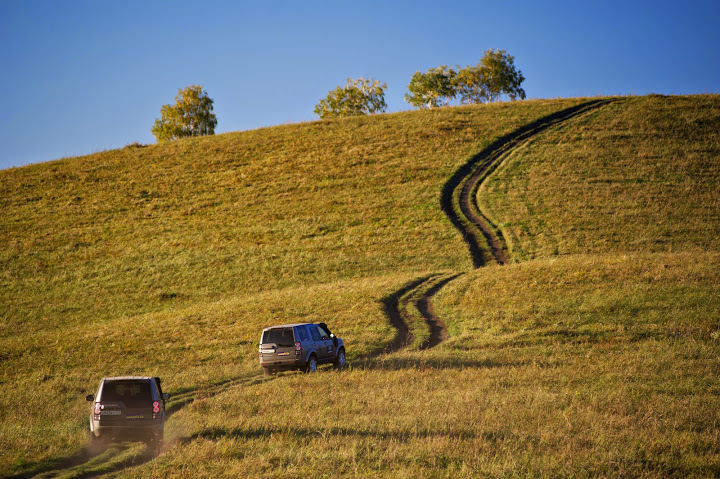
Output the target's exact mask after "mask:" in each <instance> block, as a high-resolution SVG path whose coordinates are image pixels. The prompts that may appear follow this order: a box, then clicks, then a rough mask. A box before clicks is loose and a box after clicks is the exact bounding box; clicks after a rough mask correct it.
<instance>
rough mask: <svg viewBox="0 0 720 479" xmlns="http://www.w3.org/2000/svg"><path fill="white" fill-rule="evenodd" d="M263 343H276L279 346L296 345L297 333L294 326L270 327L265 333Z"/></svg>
mask: <svg viewBox="0 0 720 479" xmlns="http://www.w3.org/2000/svg"><path fill="white" fill-rule="evenodd" d="M262 343H263V344H268V343H275V344H277V345H278V346H294V345H295V334H294V333H293V329H292V328H278V329H268V330H267V331H265V332H264V333H263V337H262Z"/></svg>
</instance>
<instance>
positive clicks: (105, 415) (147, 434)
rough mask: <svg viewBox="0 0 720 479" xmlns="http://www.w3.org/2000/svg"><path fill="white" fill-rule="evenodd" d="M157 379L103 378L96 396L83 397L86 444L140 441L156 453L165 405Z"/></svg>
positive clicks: (163, 420) (164, 396) (134, 377)
mask: <svg viewBox="0 0 720 479" xmlns="http://www.w3.org/2000/svg"><path fill="white" fill-rule="evenodd" d="M168 398H169V396H168V395H167V394H163V392H162V387H161V385H160V378H158V377H139V376H123V377H113V378H104V379H103V380H102V381H100V386H99V387H98V390H97V394H90V395H88V396H87V397H86V399H87V400H88V401H91V402H92V403H93V405H92V408H91V410H90V441H91V442H92V443H93V444H97V443H99V442H101V441H103V440H106V439H107V440H112V439H116V438H123V439H140V440H144V441H146V442H147V443H148V444H149V445H150V447H151V448H152V449H153V450H154V451H156V452H159V451H160V449H161V448H162V441H163V433H164V428H165V401H166V400H167V399H168Z"/></svg>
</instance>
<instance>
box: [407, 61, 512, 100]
mask: <svg viewBox="0 0 720 479" xmlns="http://www.w3.org/2000/svg"><path fill="white" fill-rule="evenodd" d="M523 81H525V77H524V76H523V74H522V72H520V70H518V69H517V68H515V57H513V56H512V55H508V53H507V52H506V51H505V50H497V49H492V48H491V49H490V50H486V51H485V53H484V55H483V57H482V58H481V59H480V62H479V63H478V64H477V65H474V66H472V65H471V66H467V67H465V68H460V67H459V66H458V67H457V69H453V68H450V67H447V66H445V65H442V66H439V67H437V68H431V69H429V70H428V71H426V72H425V73H420V72H415V74H414V75H413V76H412V79H411V80H410V84H409V85H408V90H409V91H410V93H409V94H407V93H406V94H405V101H406V102H408V103H410V104H411V105H413V106H416V107H418V108H435V107H439V106H445V105H447V104H448V103H449V102H450V101H451V100H453V99H454V98H455V97H456V96H459V97H460V102H461V103H488V102H495V101H498V100H500V98H502V96H503V95H507V96H509V97H510V99H511V100H515V99H516V98H521V99H524V98H525V90H523V89H522V88H520V84H522V82H523Z"/></svg>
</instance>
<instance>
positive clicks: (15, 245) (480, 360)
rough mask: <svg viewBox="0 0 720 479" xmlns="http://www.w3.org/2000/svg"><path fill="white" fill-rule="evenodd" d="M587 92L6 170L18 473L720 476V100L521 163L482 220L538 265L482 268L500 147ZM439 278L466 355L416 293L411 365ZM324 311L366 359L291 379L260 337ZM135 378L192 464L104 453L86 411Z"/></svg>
mask: <svg viewBox="0 0 720 479" xmlns="http://www.w3.org/2000/svg"><path fill="white" fill-rule="evenodd" d="M582 101H583V100H582V99H573V100H547V101H528V102H516V103H511V104H499V105H489V106H481V107H461V108H448V109H440V110H433V111H425V112H407V113H400V114H392V115H380V116H373V117H368V118H355V119H348V120H339V121H325V122H315V123H309V124H302V125H288V126H282V127H276V128H269V129H263V130H257V131H251V132H241V133H232V134H225V135H219V136H217V137H207V138H201V139H194V140H184V141H178V142H175V143H172V144H169V145H153V146H147V147H127V148H124V149H121V150H114V151H109V152H104V153H99V154H96V155H92V156H89V157H82V158H70V159H66V160H62V161H60V162H52V163H48V164H43V165H35V166H31V167H26V168H22V169H14V170H5V171H0V191H1V192H2V195H1V196H0V201H1V202H2V203H1V204H2V210H3V213H4V214H3V216H2V218H0V238H1V239H2V240H3V243H4V244H5V245H6V247H5V248H4V249H3V250H2V253H1V256H0V264H2V269H1V270H0V275H1V276H0V281H1V283H2V288H1V289H0V315H1V316H0V322H1V326H2V327H1V328H0V354H1V356H0V417H2V424H1V425H0V450H3V451H7V452H5V453H3V455H2V458H1V459H0V474H2V475H5V476H13V475H21V476H30V475H33V474H36V473H43V472H45V473H46V474H50V475H59V476H61V477H62V476H65V477H86V476H88V475H95V474H100V473H105V472H108V473H113V474H115V475H118V476H121V477H138V476H139V477H145V476H157V477H173V476H175V477H187V476H189V475H196V476H197V475H199V476H223V475H224V476H227V477H237V476H238V475H247V476H259V477H264V476H277V475H285V476H290V477H296V476H300V475H308V474H309V475H314V476H323V475H325V476H339V475H342V476H353V475H355V476H360V477H364V476H380V477H391V476H392V477H434V476H448V477H449V476H452V477H456V476H461V477H462V476H468V477H469V476H474V475H478V474H480V475H492V476H528V475H531V476H553V477H558V476H567V477H577V476H578V475H580V476H582V475H605V476H618V475H625V476H648V477H661V476H668V475H677V476H683V477H684V476H688V475H697V476H713V475H717V474H720V455H719V454H718V452H717V451H718V450H720V433H718V423H720V413H718V411H719V410H720V408H718V406H720V404H718V403H719V402H720V400H719V399H718V398H719V397H720V394H719V393H720V382H718V379H717V378H718V373H720V301H718V300H717V298H718V297H719V293H720V291H718V290H719V289H720V267H719V266H720V249H719V248H718V246H720V244H718V240H717V234H716V232H717V231H720V204H719V203H718V202H719V201H720V199H719V198H720V190H718V185H719V184H720V182H718V179H720V161H718V158H720V141H719V137H718V133H717V132H718V131H720V97H718V96H697V97H669V98H661V97H641V98H625V99H617V100H616V101H614V102H611V103H609V104H607V105H603V106H601V107H600V108H597V109H595V110H593V111H591V112H587V113H584V114H582V115H580V116H578V117H575V118H572V119H569V120H567V121H564V122H562V124H559V125H558V126H556V127H553V128H551V129H549V130H547V131H545V132H543V133H541V134H539V135H537V136H536V137H534V138H533V139H531V140H530V141H529V142H528V143H526V144H524V145H522V146H520V147H519V148H518V149H515V150H513V151H511V152H510V153H509V155H508V156H506V157H504V158H502V164H501V165H500V167H499V168H498V169H497V170H495V172H493V173H492V174H491V175H490V177H488V179H487V180H486V181H485V183H483V185H482V186H481V187H480V189H479V191H478V203H479V205H480V208H481V209H482V210H483V212H484V213H485V214H486V215H487V216H488V217H489V218H490V219H491V220H492V221H493V222H494V223H495V224H496V225H497V226H499V229H500V230H501V231H502V233H503V235H504V236H505V239H506V242H507V244H508V247H509V250H510V254H511V260H512V261H513V262H512V263H511V264H509V265H506V266H503V267H500V266H487V267H483V268H480V269H476V270H475V269H473V261H472V258H471V257H470V255H469V254H468V248H467V245H466V244H465V243H464V241H463V238H462V236H461V235H460V233H459V232H458V231H457V230H455V229H454V228H453V225H452V223H451V222H450V220H449V219H448V218H447V217H446V216H445V215H444V213H443V211H442V209H441V205H440V194H441V191H442V189H443V186H444V184H445V183H446V182H447V181H448V179H449V178H450V177H451V176H452V175H453V173H454V172H455V171H457V170H458V168H460V167H461V166H462V165H464V164H465V163H466V162H467V161H468V159H470V158H471V157H473V155H475V154H477V153H478V152H480V151H481V150H482V149H483V148H485V147H487V146H488V145H490V144H491V143H492V142H493V141H494V140H495V139H497V138H499V137H501V136H503V135H506V134H508V133H510V132H512V131H513V130H515V129H517V128H520V127H521V126H523V125H526V124H528V123H531V122H533V121H535V120H537V119H539V118H541V117H544V116H546V115H549V114H551V113H553V112H556V111H559V110H561V109H565V108H568V107H571V106H573V105H577V104H579V103H581V102H582ZM538 178H540V179H542V181H541V180H538ZM596 180H597V181H596ZM600 180H602V181H600ZM538 205H541V206H542V207H540V206H538ZM660 222H661V223H660ZM426 278H435V279H432V281H438V280H439V279H438V278H448V279H451V281H449V282H447V284H445V283H443V287H442V288H441V289H439V292H437V294H436V295H435V296H434V297H433V303H434V309H435V313H436V314H437V316H438V317H439V318H440V319H441V320H442V322H443V323H444V326H446V327H447V333H448V338H447V340H445V341H443V342H441V343H440V344H437V345H433V346H434V347H431V348H429V349H428V348H426V347H425V346H426V343H427V342H428V340H429V338H430V337H431V334H430V333H429V332H428V330H427V326H426V325H425V324H424V322H423V319H422V315H421V314H420V313H419V312H418V311H415V309H414V308H415V306H414V303H413V301H411V300H410V299H408V298H404V297H401V298H400V300H399V305H400V307H401V308H402V309H403V310H404V315H403V318H404V320H405V321H406V322H407V327H408V329H409V331H410V333H411V334H412V339H413V342H412V343H411V344H408V345H407V347H404V348H400V349H398V350H396V351H395V352H392V353H390V354H382V352H383V349H384V348H385V347H386V346H388V345H390V344H391V343H392V342H393V339H394V338H395V337H396V330H395V329H394V328H393V327H392V325H391V322H390V318H388V311H387V305H388V298H390V297H391V295H393V294H396V292H398V291H402V290H403V288H404V287H407V286H408V285H412V284H415V283H418V282H419V281H422V280H423V279H426ZM428 281H430V280H428ZM432 281H430V282H432ZM305 320H308V321H326V322H327V323H328V324H329V325H330V326H331V327H332V328H333V330H334V331H336V332H337V333H339V334H340V335H341V336H342V337H343V338H344V340H345V341H346V344H348V353H349V360H350V363H351V367H350V368H349V370H347V371H344V372H331V371H329V370H323V371H321V372H320V373H319V374H316V375H303V374H299V373H283V374H278V375H275V376H272V377H270V378H263V377H262V376H261V371H260V368H259V366H258V365H257V357H256V351H257V346H256V341H257V339H258V335H259V332H260V329H261V328H262V327H264V326H267V325H270V324H277V323H284V322H295V321H305ZM128 373H135V374H157V375H160V376H162V377H163V379H164V386H165V389H166V390H167V391H168V392H170V393H171V395H172V398H171V401H170V403H169V407H170V411H171V412H172V415H171V417H170V419H169V421H168V423H167V426H166V439H167V445H166V448H165V450H164V452H163V453H162V454H160V455H159V456H158V457H155V458H153V457H151V456H149V455H148V453H147V452H146V451H145V450H144V448H143V446H141V445H138V444H119V445H116V446H113V448H111V449H109V450H108V451H106V452H105V453H103V454H101V455H98V456H93V455H91V454H89V453H88V452H87V451H86V449H85V446H86V438H85V428H86V422H87V419H86V413H87V410H88V404H87V403H86V402H85V401H84V396H85V394H87V393H89V392H92V390H93V389H94V388H95V387H96V385H97V382H98V381H99V379H100V378H101V377H102V376H105V375H120V374H128Z"/></svg>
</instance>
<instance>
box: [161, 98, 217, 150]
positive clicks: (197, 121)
mask: <svg viewBox="0 0 720 479" xmlns="http://www.w3.org/2000/svg"><path fill="white" fill-rule="evenodd" d="M160 114H161V118H156V119H155V124H154V125H153V127H152V134H153V135H155V138H156V139H157V141H159V142H161V141H169V140H175V139H178V138H185V137H189V136H203V135H214V134H215V126H216V125H217V118H216V117H215V113H213V100H212V98H210V97H209V96H208V94H207V92H206V91H205V90H203V88H202V86H201V85H190V86H188V87H185V88H182V89H179V90H178V94H177V96H176V97H175V104H174V105H163V106H162V108H161V109H160Z"/></svg>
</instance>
